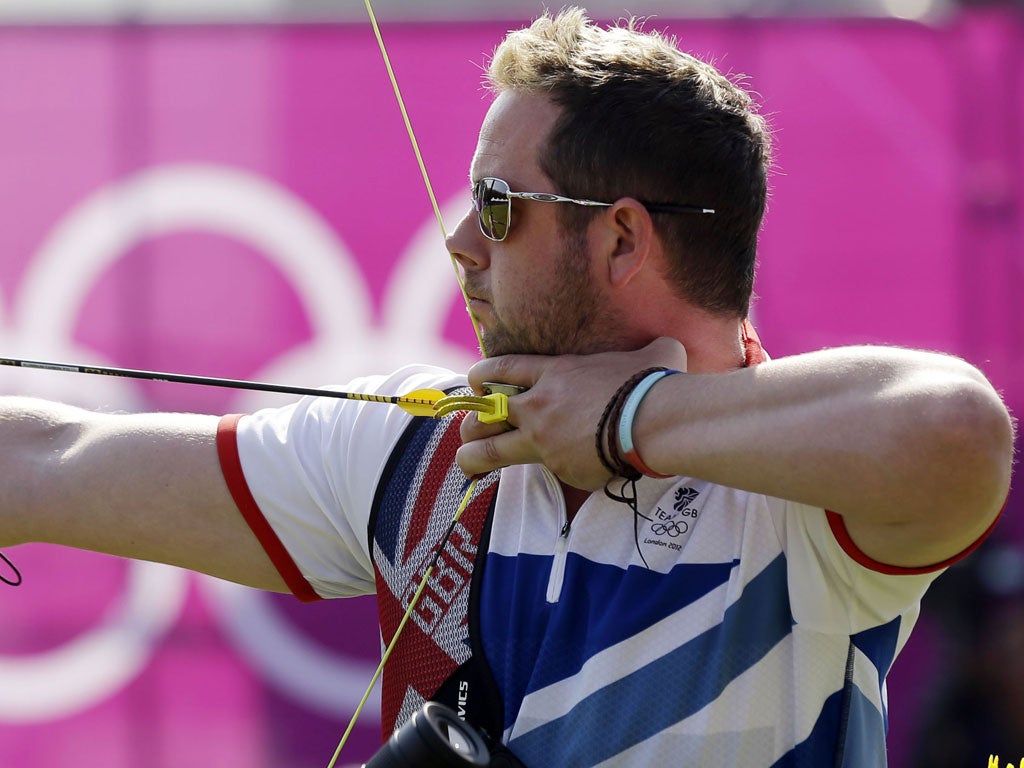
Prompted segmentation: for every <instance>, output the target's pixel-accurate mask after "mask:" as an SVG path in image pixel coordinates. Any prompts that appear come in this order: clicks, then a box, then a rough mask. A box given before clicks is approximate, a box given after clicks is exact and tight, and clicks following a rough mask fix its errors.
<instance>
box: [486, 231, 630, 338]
mask: <svg viewBox="0 0 1024 768" xmlns="http://www.w3.org/2000/svg"><path fill="white" fill-rule="evenodd" d="M563 242H564V247H563V249H562V251H561V254H560V256H559V264H558V269H557V270H556V273H555V280H554V282H555V285H553V286H551V287H550V290H548V291H547V295H546V296H541V295H540V294H541V290H540V288H541V287H538V291H537V294H538V299H537V303H536V304H535V305H534V306H531V307H529V308H518V309H521V310H525V311H520V312H517V313H514V314H515V316H513V317H511V318H510V317H507V314H509V313H506V316H504V317H503V316H502V315H501V314H500V313H499V311H498V308H496V307H493V306H492V308H491V309H492V312H493V319H492V322H491V323H490V324H489V325H490V327H489V328H487V329H486V330H484V329H481V332H482V335H483V346H484V349H483V350H481V351H482V352H484V353H485V354H486V356H487V357H497V356H500V355H514V354H518V355H570V354H572V355H585V354H593V353H595V352H604V351H608V350H611V349H617V348H619V344H621V341H622V340H621V338H620V337H619V336H620V335H619V334H618V333H617V332H616V331H615V329H616V328H617V324H616V323H615V322H614V318H613V316H612V313H611V312H610V311H609V309H608V308H607V306H606V304H605V302H604V301H603V300H602V297H601V295H600V292H599V291H598V289H597V287H596V286H595V285H594V282H593V280H592V279H591V276H590V259H589V257H588V254H587V248H586V241H585V237H584V235H583V234H582V233H581V234H580V235H567V236H565V237H564V238H563ZM517 318H518V319H517Z"/></svg>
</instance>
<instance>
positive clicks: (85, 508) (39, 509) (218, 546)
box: [0, 398, 287, 591]
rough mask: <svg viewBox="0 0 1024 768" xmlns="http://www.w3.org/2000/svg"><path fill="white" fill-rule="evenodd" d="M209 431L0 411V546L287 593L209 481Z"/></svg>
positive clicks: (21, 401) (202, 419) (6, 404)
mask: <svg viewBox="0 0 1024 768" xmlns="http://www.w3.org/2000/svg"><path fill="white" fill-rule="evenodd" d="M216 429H217V419H216V417H212V416H198V415H192V414H134V415H107V414H97V413H91V412H88V411H84V410H81V409H78V408H74V407H72V406H67V405H62V404H58V403H49V402H45V401H41V400H31V399H27V398H3V399H2V400H0V546H10V545H12V544H20V543H25V542H30V541H39V542H52V543H56V544H64V545H67V546H72V547H78V548H81V549H89V550H94V551H97V552H107V553H110V554H114V555H121V556H124V557H132V558H138V559H144V560H154V561H158V562H164V563H170V564H172V565H178V566H182V567H185V568H188V569H191V570H195V571H200V572H203V573H209V574H212V575H214V576H218V577H221V578H225V579H229V580H231V581H236V582H239V583H242V584H247V585H250V586H254V587H260V588H264V589H271V590H276V591H287V589H286V587H285V585H284V583H283V581H282V580H281V577H280V576H279V575H278V574H277V571H276V570H275V569H274V567H273V565H272V564H271V562H270V560H269V559H268V558H267V556H266V554H265V553H264V551H263V549H262V548H261V547H260V545H259V543H258V542H257V540H256V538H255V536H254V535H253V534H252V532H251V531H250V530H249V528H248V526H247V525H246V523H245V522H244V520H243V519H242V516H241V515H240V514H239V512H238V510H237V508H236V506H235V504H234V502H233V500H232V498H231V495H230V493H229V492H228V489H227V486H226V484H225V482H224V479H223V476H222V474H221V470H220V465H219V461H218V458H217V448H216Z"/></svg>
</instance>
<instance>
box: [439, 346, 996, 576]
mask: <svg viewBox="0 0 1024 768" xmlns="http://www.w3.org/2000/svg"><path fill="white" fill-rule="evenodd" d="M651 365H664V366H667V367H670V368H676V369H681V370H685V367H686V359H685V351H684V350H683V348H682V347H681V346H680V345H679V344H678V343H677V342H674V341H671V340H667V339H661V340H658V341H657V342H655V343H653V344H651V345H649V346H648V347H646V348H644V349H643V350H640V351H637V352H630V353H612V354H606V355H595V356H592V357H566V358H541V357H525V356H524V357H507V358H495V359H491V360H485V361H483V362H481V363H479V364H478V365H477V366H476V367H475V368H474V370H473V371H472V374H471V381H472V383H474V384H475V385H479V383H480V382H482V381H484V380H499V381H506V382H508V383H512V384H518V385H520V386H528V387H531V389H530V391H529V392H526V393H524V394H522V395H519V396H516V397H514V398H513V399H512V401H511V403H510V421H511V423H513V424H514V425H515V426H516V427H518V429H517V430H515V431H513V432H505V433H501V434H495V433H494V430H493V429H488V430H484V429H482V428H480V427H479V426H476V424H475V422H474V421H470V425H469V426H467V428H466V430H465V432H464V436H465V437H466V438H467V439H468V440H469V441H470V442H468V443H467V445H464V446H463V448H462V450H461V451H460V454H459V462H460V464H461V466H462V467H463V469H465V470H466V471H467V472H470V473H475V472H480V471H484V470H487V469H491V468H493V467H494V466H498V465H501V464H510V463H523V462H532V461H540V462H543V463H545V464H547V466H549V467H550V468H551V469H552V470H553V471H555V472H556V474H558V475H559V477H561V478H562V479H563V480H564V481H565V482H567V483H569V484H570V485H575V486H577V487H582V488H586V489H590V490H594V489H597V488H600V487H602V486H603V484H604V482H605V481H606V480H607V475H608V473H607V470H605V469H604V468H603V467H602V466H601V464H600V462H599V461H598V458H597V452H596V449H595V447H594V445H595V441H594V430H595V425H596V424H597V422H598V419H599V417H600V413H601V410H602V409H603V407H604V405H605V403H606V402H607V401H608V400H609V398H610V397H611V396H612V394H613V393H614V391H615V389H616V387H618V386H619V385H620V384H621V383H622V382H623V381H625V380H626V379H627V378H628V377H629V376H630V375H631V374H632V373H634V372H635V371H637V370H640V369H643V368H646V367H648V366H651ZM633 434H634V439H635V443H636V446H637V448H638V450H639V452H640V454H641V456H642V457H643V459H644V461H645V462H646V463H647V465H648V466H649V467H650V468H651V469H653V470H655V471H657V472H661V473H665V474H674V475H683V476H689V477H699V478H702V479H705V480H709V481H712V482H715V483H719V484H722V485H726V486H730V487H734V488H740V489H744V490H749V491H754V492H758V493H764V494H767V495H770V496H776V497H779V498H784V499H789V500H792V501H798V502H803V503H806V504H810V505H813V506H817V507H822V508H824V509H829V510H832V511H834V512H836V513H838V514H840V515H842V516H843V518H844V522H845V524H846V527H847V530H848V531H849V533H850V535H851V537H852V538H853V540H854V542H855V543H856V544H857V545H858V547H859V548H860V549H861V550H862V551H863V552H864V553H865V554H867V555H868V556H870V557H872V558H874V559H876V560H879V561H881V562H884V563H887V564H890V565H897V566H924V565H929V564H933V563H937V562H941V561H943V560H945V559H947V558H949V557H951V556H953V555H955V554H957V553H958V552H960V551H962V550H963V549H964V548H965V547H967V546H969V545H970V544H971V543H972V542H973V541H975V540H976V539H977V538H978V537H979V536H980V535H981V534H982V533H983V532H984V531H985V530H986V529H987V528H988V526H989V525H990V524H991V523H992V521H993V520H994V519H995V517H996V516H997V515H998V513H999V511H1000V509H1001V508H1002V505H1003V503H1004V501H1005V498H1006V495H1007V492H1008V487H1009V478H1010V467H1011V462H1012V454H1013V428H1012V422H1011V419H1010V416H1009V414H1008V413H1007V411H1006V409H1005V407H1004V406H1003V404H1002V402H1001V401H1000V399H999V397H998V395H997V394H996V393H995V391H994V390H993V389H992V387H991V385H989V384H988V382H987V381H986V380H985V379H984V377H982V376H981V374H980V373H978V372H977V371H976V370H975V369H974V368H973V367H971V366H969V365H968V364H966V363H964V362H963V361H961V360H958V359H956V358H952V357H948V356H945V355H937V354H931V353H925V352H914V351H908V350H900V349H889V348H873V347H858V348H847V349H836V350H827V351H821V352H814V353H810V354H806V355H799V356H795V357H790V358H784V359H781V360H778V361H773V362H769V363H764V364H762V365H758V366H755V367H752V368H744V369H739V370H736V371H732V372H729V373H721V374H687V375H678V376H668V377H666V378H664V379H662V380H661V381H659V382H658V383H657V384H656V385H655V386H654V388H653V389H652V390H651V392H650V393H649V394H648V395H647V397H646V398H645V399H644V401H643V403H642V404H641V406H640V409H639V411H638V412H637V416H636V420H635V423H634V433H633Z"/></svg>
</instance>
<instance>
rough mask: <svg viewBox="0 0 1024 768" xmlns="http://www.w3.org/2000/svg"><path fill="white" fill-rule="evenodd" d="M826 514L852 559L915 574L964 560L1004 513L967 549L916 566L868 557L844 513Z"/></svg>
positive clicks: (897, 572)
mask: <svg viewBox="0 0 1024 768" xmlns="http://www.w3.org/2000/svg"><path fill="white" fill-rule="evenodd" d="M825 516H826V517H827V518H828V525H829V528H831V529H832V535H833V536H835V537H836V541H838V542H839V546H840V547H842V548H843V551H844V552H845V553H846V554H847V555H849V556H850V558H851V559H852V560H854V561H856V562H857V563H859V564H860V565H863V566H864V567H865V568H868V569H870V570H872V571H877V572H878V573H885V574H888V575H890V576H913V575H916V574H922V573H933V572H935V571H941V570H942V569H943V568H948V567H949V566H951V565H953V564H954V563H956V562H959V561H960V560H963V559H964V558H965V557H967V556H968V555H969V554H971V552H973V551H974V550H976V549H977V548H978V547H979V546H981V543H982V542H983V541H985V539H987V538H988V536H989V534H990V533H992V529H994V528H995V527H996V523H997V522H999V518H1000V517H1002V513H1000V514H999V515H996V519H995V520H993V521H992V525H990V526H989V527H988V528H987V529H986V530H985V532H984V533H983V534H981V536H979V537H978V539H977V541H975V542H974V543H973V544H971V545H970V546H969V547H967V549H965V550H963V551H962V552H958V553H957V554H955V555H953V556H952V557H950V558H947V559H946V560H943V561H942V562H941V563H934V564H932V565H923V566H920V567H916V568H904V567H902V566H899V565H888V564H887V563H881V562H879V561H878V560H875V559H873V558H871V557H868V556H867V555H866V554H864V553H863V552H861V550H860V549H859V548H858V547H857V545H856V544H855V543H854V541H853V539H852V538H851V537H850V532H849V531H847V530H846V523H845V522H844V521H843V518H842V515H839V514H836V513H835V512H830V511H828V510H825Z"/></svg>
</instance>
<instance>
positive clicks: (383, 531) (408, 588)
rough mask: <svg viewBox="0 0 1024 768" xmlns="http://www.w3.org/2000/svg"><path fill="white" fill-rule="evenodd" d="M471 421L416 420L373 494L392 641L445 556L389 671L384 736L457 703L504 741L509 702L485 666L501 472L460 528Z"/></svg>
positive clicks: (380, 583) (377, 562) (376, 548)
mask: <svg viewBox="0 0 1024 768" xmlns="http://www.w3.org/2000/svg"><path fill="white" fill-rule="evenodd" d="M464 415H465V414H461V413H460V414H455V415H453V416H449V417H445V418H442V419H429V418H415V419H413V421H412V423H411V424H410V425H409V427H408V428H407V429H406V431H405V432H404V433H403V435H402V437H401V439H400V440H399V442H398V444H397V445H396V447H395V449H394V451H393V452H392V454H391V456H390V457H389V459H388V463H387V465H386V466H385V468H384V473H383V475H382V476H381V480H380V483H379V485H378V486H377V491H376V495H375V497H374V502H373V509H372V511H371V515H370V524H369V535H370V541H371V542H372V552H373V564H374V572H375V574H376V581H377V606H378V612H379V619H380V629H381V637H382V639H383V642H384V644H385V645H387V644H388V643H390V642H391V639H392V638H393V637H394V634H395V630H396V629H397V628H398V625H399V623H400V622H401V620H402V617H403V616H404V614H405V612H406V609H407V608H408V606H409V604H410V602H411V601H412V598H413V595H414V594H415V593H416V590H417V588H418V587H419V583H420V581H421V580H422V578H423V574H424V573H425V572H426V570H427V568H428V567H429V566H430V564H431V563H432V562H434V558H435V557H436V558H437V562H436V565H435V566H434V572H433V574H432V575H431V577H430V579H429V580H428V582H427V585H426V588H425V589H424V592H423V594H422V596H421V597H420V600H419V602H418V603H417V605H416V608H415V609H414V610H413V612H412V614H411V616H410V618H409V621H408V623H407V624H406V626H405V628H404V629H403V630H402V635H401V638H400V639H399V641H398V644H397V645H396V647H395V649H394V651H393V652H392V655H391V657H390V659H389V661H388V663H387V664H386V665H385V667H384V673H383V679H382V708H381V709H382V730H383V736H384V738H385V739H387V738H388V737H389V736H390V735H391V733H392V732H393V731H394V730H396V729H397V728H399V727H401V726H402V725H403V724H404V723H405V722H406V720H408V719H409V717H411V716H412V714H413V712H415V711H416V710H417V709H419V707H420V706H421V705H422V704H423V703H424V702H425V701H428V700H433V701H439V702H441V703H443V704H446V705H447V706H449V707H451V709H453V710H454V711H455V712H457V713H458V714H459V716H460V717H462V718H463V719H465V720H467V721H468V722H470V723H472V724H473V725H474V726H476V727H477V728H478V729H480V730H482V731H484V732H485V733H487V734H488V735H489V736H490V737H491V738H493V739H500V737H501V730H502V727H503V721H502V707H501V700H500V697H499V696H498V693H497V688H496V686H495V683H494V680H493V676H492V675H491V673H490V670H489V668H488V667H487V663H486V661H485V660H484V656H483V650H482V646H481V643H480V636H479V634H480V633H479V619H478V617H479V611H478V609H477V602H478V600H479V594H480V590H479V587H478V584H479V581H480V578H481V576H482V571H483V562H484V551H485V548H486V542H487V540H488V538H489V527H490V519H491V513H492V511H493V507H494V499H495V497H496V494H497V490H498V478H499V475H500V473H499V472H491V473H490V474H488V475H486V476H484V477H482V478H480V479H479V480H478V481H477V485H476V489H475V491H474V494H473V498H472V499H471V501H470V503H469V505H468V507H467V508H466V510H465V512H463V514H462V517H461V518H460V519H459V522H458V523H456V524H455V526H454V527H452V518H453V517H454V515H455V512H456V510H457V509H458V507H459V503H460V502H461V501H462V498H463V496H464V495H465V493H466V489H467V487H468V481H467V480H466V476H465V475H464V474H463V473H462V470H460V469H459V467H458V465H457V464H456V463H455V452H456V450H458V448H459V446H460V445H462V440H461V438H460V436H459V425H460V424H461V422H462V419H463V417H464ZM449 528H451V532H450V534H448V536H447V540H445V534H446V533H448V530H449ZM442 542H444V544H443V546H442ZM439 546H440V550H438V547H439Z"/></svg>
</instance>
